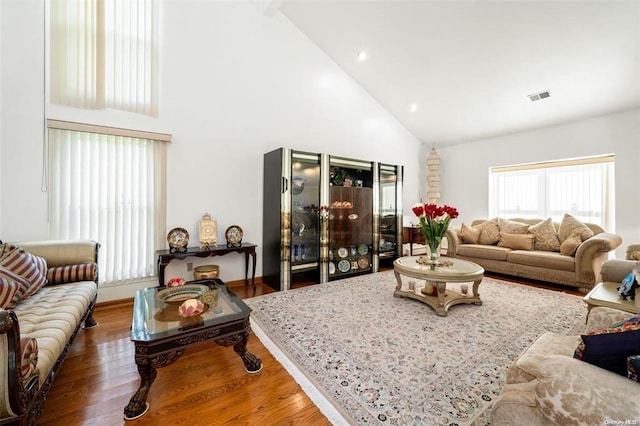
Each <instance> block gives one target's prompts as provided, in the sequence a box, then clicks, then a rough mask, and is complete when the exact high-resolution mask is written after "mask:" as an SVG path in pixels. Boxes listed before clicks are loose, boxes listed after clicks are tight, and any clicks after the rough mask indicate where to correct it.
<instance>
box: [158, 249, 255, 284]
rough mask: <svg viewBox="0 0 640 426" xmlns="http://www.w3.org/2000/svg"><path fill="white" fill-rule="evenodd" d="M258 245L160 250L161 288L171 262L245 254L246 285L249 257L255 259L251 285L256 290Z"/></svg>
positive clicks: (159, 278)
mask: <svg viewBox="0 0 640 426" xmlns="http://www.w3.org/2000/svg"><path fill="white" fill-rule="evenodd" d="M256 247H257V246H256V245H255V244H252V243H242V244H240V245H239V246H231V247H227V245H226V244H218V245H217V246H208V247H207V248H205V249H200V247H187V249H186V251H175V252H173V253H172V252H171V251H170V250H158V251H156V254H157V255H158V281H159V283H160V287H164V286H165V284H164V269H165V268H166V267H167V265H168V264H169V262H171V261H172V260H174V259H184V258H187V257H190V256H194V257H209V256H224V255H225V254H227V253H244V284H245V285H248V284H249V256H251V258H252V259H253V268H252V272H251V285H252V286H253V289H254V290H255V289H256Z"/></svg>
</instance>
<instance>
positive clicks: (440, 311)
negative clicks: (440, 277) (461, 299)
mask: <svg viewBox="0 0 640 426" xmlns="http://www.w3.org/2000/svg"><path fill="white" fill-rule="evenodd" d="M436 286H437V287H438V307H437V308H436V315H438V316H441V317H446V316H447V310H446V309H445V307H444V296H445V295H446V291H447V283H446V282H441V281H438V282H437V283H436Z"/></svg>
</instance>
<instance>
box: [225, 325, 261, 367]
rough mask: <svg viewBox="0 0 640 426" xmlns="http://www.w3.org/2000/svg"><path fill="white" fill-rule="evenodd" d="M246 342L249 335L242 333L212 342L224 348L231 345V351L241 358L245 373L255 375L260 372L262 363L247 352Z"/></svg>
mask: <svg viewBox="0 0 640 426" xmlns="http://www.w3.org/2000/svg"><path fill="white" fill-rule="evenodd" d="M247 340H249V333H248V332H246V331H243V332H240V333H236V334H233V335H231V336H227V337H222V338H220V339H214V342H216V343H217V344H218V345H220V346H225V347H227V346H231V345H233V351H234V352H235V353H237V354H238V355H240V358H242V362H243V363H244V367H245V369H246V370H247V373H257V372H258V371H260V370H262V361H260V359H258V358H257V357H256V356H255V355H254V354H252V353H251V352H249V351H247Z"/></svg>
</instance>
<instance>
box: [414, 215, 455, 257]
mask: <svg viewBox="0 0 640 426" xmlns="http://www.w3.org/2000/svg"><path fill="white" fill-rule="evenodd" d="M411 210H413V213H414V214H415V215H416V216H417V217H418V218H420V231H421V232H422V235H424V239H425V242H426V243H427V245H428V246H429V248H430V249H431V252H432V253H433V252H435V251H436V250H437V248H438V247H439V246H440V243H441V242H442V237H444V235H445V234H446V232H447V229H449V223H450V222H451V219H455V218H457V217H458V216H459V213H458V209H456V208H455V207H451V206H448V205H446V204H445V205H444V206H437V205H435V204H422V203H418V204H415V205H414V206H413V207H412V209H411Z"/></svg>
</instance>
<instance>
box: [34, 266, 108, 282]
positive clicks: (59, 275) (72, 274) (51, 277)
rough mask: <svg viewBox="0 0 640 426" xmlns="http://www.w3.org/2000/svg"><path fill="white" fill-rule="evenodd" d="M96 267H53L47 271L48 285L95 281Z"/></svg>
mask: <svg viewBox="0 0 640 426" xmlns="http://www.w3.org/2000/svg"><path fill="white" fill-rule="evenodd" d="M97 272H98V265H96V264H95V262H94V263H83V264H79V265H67V266H54V267H53V268H49V270H48V271H47V281H48V284H49V285H53V284H66V283H73V282H76V281H95V279H96V275H97Z"/></svg>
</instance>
